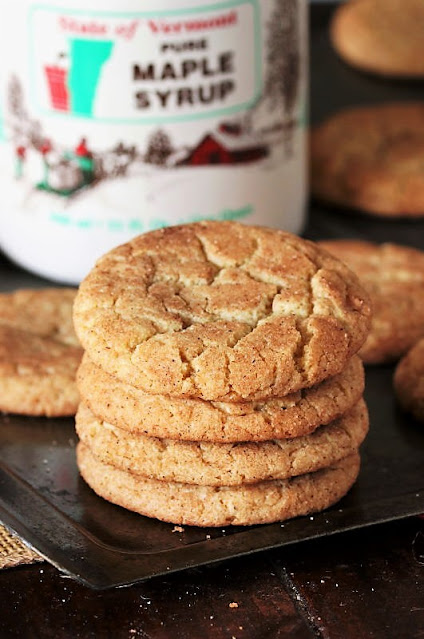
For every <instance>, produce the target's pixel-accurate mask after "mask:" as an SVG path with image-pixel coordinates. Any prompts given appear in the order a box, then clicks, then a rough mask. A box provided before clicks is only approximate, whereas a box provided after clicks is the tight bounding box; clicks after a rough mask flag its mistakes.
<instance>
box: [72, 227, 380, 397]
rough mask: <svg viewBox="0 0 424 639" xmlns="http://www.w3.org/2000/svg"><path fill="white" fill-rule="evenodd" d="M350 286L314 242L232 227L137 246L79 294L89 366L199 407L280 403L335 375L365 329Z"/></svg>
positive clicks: (344, 272)
mask: <svg viewBox="0 0 424 639" xmlns="http://www.w3.org/2000/svg"><path fill="white" fill-rule="evenodd" d="M369 314H370V311H369V305H368V298H367V295H366V293H365V291H364V290H363V288H362V287H361V286H360V284H359V282H358V280H357V278H356V276H355V275H354V274H352V273H351V272H350V270H349V269H347V268H346V267H345V266H344V265H342V264H341V263H340V262H338V261H337V260H335V259H333V258H331V257H329V256H328V255H326V254H322V253H321V251H320V250H319V249H318V248H317V247H316V246H315V245H314V244H312V243H310V242H307V241H306V240H301V239H300V238H297V237H295V236H293V235H290V234H288V233H284V232H282V231H275V230H271V229H266V228H261V227H249V226H246V225H242V224H238V223H235V222H199V223H196V224H187V225H184V226H178V227H168V228H165V229H161V230H160V231H153V232H151V233H147V234H145V235H142V236H139V237H137V238H135V239H134V240H132V241H131V242H128V243H127V244H125V245H123V246H121V247H118V248H117V249H114V250H113V251H111V252H110V253H108V254H107V255H106V256H104V257H103V258H101V259H100V260H99V261H98V262H97V265H96V266H95V268H94V269H93V270H92V271H91V273H90V274H89V275H88V276H87V277H86V279H85V280H84V281H83V283H82V284H81V286H80V289H79V293H78V295H77V298H76V302H75V307H74V320H75V327H76V331H77V334H78V336H79V338H80V340H81V342H82V344H83V346H84V347H85V349H86V350H87V352H88V354H89V356H90V358H91V359H92V360H93V361H94V362H95V363H96V364H97V365H99V366H101V367H102V368H104V370H106V371H107V372H109V373H110V374H112V375H115V376H116V377H118V378H120V379H121V380H123V381H126V382H127V383H130V384H132V385H133V386H136V387H138V388H141V389H142V390H144V391H145V392H149V393H154V394H155V393H157V394H168V395H171V396H176V397H199V398H202V399H206V400H221V401H243V400H256V399H266V398H269V397H276V396H283V395H286V394H288V393H290V392H292V391H295V390H298V389H300V388H303V387H306V386H311V385H313V384H316V383H318V382H320V381H322V380H323V379H325V378H327V377H329V376H331V375H335V374H337V373H339V372H340V371H341V370H342V369H343V367H344V366H345V364H346V362H347V360H348V359H349V358H350V357H351V356H352V355H353V354H354V353H355V352H356V351H357V350H358V349H359V348H360V346H361V345H362V343H363V341H364V340H365V338H366V334H367V331H368V325H369Z"/></svg>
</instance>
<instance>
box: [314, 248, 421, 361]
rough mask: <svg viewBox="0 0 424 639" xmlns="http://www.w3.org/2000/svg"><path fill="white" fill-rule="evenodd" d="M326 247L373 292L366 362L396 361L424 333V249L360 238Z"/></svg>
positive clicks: (364, 354) (365, 347) (370, 293)
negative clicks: (359, 239) (365, 240)
mask: <svg viewBox="0 0 424 639" xmlns="http://www.w3.org/2000/svg"><path fill="white" fill-rule="evenodd" d="M320 246H322V247H323V248H325V249H326V250H328V251H329V252H330V253H332V254H334V255H335V256H336V257H338V258H339V259H341V260H344V261H345V262H346V264H348V265H349V266H350V267H351V268H352V269H353V270H354V271H355V272H356V274H357V275H358V277H359V278H360V279H361V281H362V283H363V284H364V286H365V287H366V288H367V290H368V292H369V295H370V298H371V302H372V307H373V315H372V321H371V330H370V334H369V335H368V339H367V341H366V342H365V344H364V346H363V347H362V349H361V351H360V355H361V357H362V358H363V360H364V361H365V362H367V363H370V364H378V363H383V362H389V361H394V360H396V359H398V358H399V357H400V356H401V355H403V354H404V353H405V352H406V351H407V350H408V349H409V348H410V347H411V346H412V345H413V344H414V343H415V342H416V341H417V340H418V339H419V338H420V337H422V336H424V252H423V251H419V250H418V249H414V248H411V247H408V246H400V245H397V244H381V245H378V244H374V243H372V242H363V241H358V240H332V241H326V242H320Z"/></svg>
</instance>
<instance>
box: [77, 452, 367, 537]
mask: <svg viewBox="0 0 424 639" xmlns="http://www.w3.org/2000/svg"><path fill="white" fill-rule="evenodd" d="M77 462H78V467H79V470H80V473H81V475H82V477H83V478H84V480H85V481H86V482H87V484H88V485H89V486H90V487H91V488H92V489H93V490H94V491H95V492H96V493H97V494H98V495H100V496H101V497H103V498H104V499H107V500H108V501H111V502H112V503H114V504H118V505H119V506H123V507H124V508H127V509H129V510H133V511H135V512H138V513H139V514H141V515H146V516H148V517H155V518H157V519H161V520H163V521H168V522H171V523H174V524H186V525H192V526H227V525H229V524H234V525H238V526H246V525H251V524H264V523H271V522H273V521H283V520H285V519H289V518H292V517H297V516H299V515H307V514H309V513H312V512H317V511H319V510H323V509H324V508H328V507H329V506H331V505H332V504H334V503H336V502H337V501H339V499H341V498H342V497H343V496H344V495H345V494H346V493H347V491H348V490H349V489H350V488H351V486H352V485H353V484H354V482H355V480H356V478H357V476H358V472H359V465H360V458H359V455H358V454H357V453H355V454H353V455H350V456H349V457H346V458H345V459H342V460H341V461H339V462H337V464H334V465H333V466H331V467H330V468H326V469H325V470H319V471H317V472H316V473H310V474H308V475H301V476H300V477H295V478H292V479H277V480H274V481H267V482H260V483H257V484H249V485H246V486H244V485H243V486H222V487H218V486H193V485H191V484H183V483H178V482H164V481H158V480H155V479H143V478H141V477H139V476H137V475H134V474H131V473H127V472H125V471H123V470H118V469H117V468H114V467H113V466H110V465H108V464H104V463H103V462H101V461H99V460H98V459H97V458H96V457H95V456H94V455H93V453H92V452H91V451H90V449H89V448H88V447H87V446H85V445H84V444H82V443H79V444H78V446H77Z"/></svg>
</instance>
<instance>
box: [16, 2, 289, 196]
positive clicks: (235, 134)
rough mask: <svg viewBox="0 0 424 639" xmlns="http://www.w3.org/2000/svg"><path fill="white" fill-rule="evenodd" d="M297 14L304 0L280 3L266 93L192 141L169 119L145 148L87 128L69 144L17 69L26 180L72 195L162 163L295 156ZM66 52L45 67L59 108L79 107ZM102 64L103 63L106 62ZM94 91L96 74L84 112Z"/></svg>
mask: <svg viewBox="0 0 424 639" xmlns="http://www.w3.org/2000/svg"><path fill="white" fill-rule="evenodd" d="M297 18H298V7H297V1H296V0H284V1H279V2H276V3H275V8H274V10H273V14H272V17H271V20H270V21H269V23H268V25H267V30H268V33H267V41H266V67H265V68H266V72H265V77H264V80H263V93H262V95H261V97H260V98H259V99H258V100H257V102H256V103H255V104H254V105H253V106H252V107H251V108H249V109H248V110H247V111H245V112H243V113H241V114H238V115H236V116H233V117H228V118H222V119H221V120H220V121H218V123H217V124H216V125H215V127H214V128H213V129H210V130H204V131H203V132H202V134H201V135H200V136H199V138H198V140H197V141H196V142H195V143H194V144H192V145H181V144H176V143H174V141H173V136H172V127H168V128H167V127H166V125H165V126H159V127H157V128H156V129H155V130H153V131H152V132H151V133H150V135H149V137H148V139H147V143H146V145H145V147H144V148H139V147H138V146H137V145H136V144H133V143H132V141H129V140H121V141H119V142H117V143H116V144H114V145H113V146H112V147H111V148H107V149H104V148H103V149H101V150H99V149H98V148H95V146H94V145H93V146H92V145H91V143H90V138H89V136H88V135H84V134H82V135H80V136H77V137H76V138H75V140H74V144H73V145H72V146H70V147H67V148H64V147H63V146H62V145H61V144H60V143H58V142H57V141H56V140H55V139H53V137H52V136H51V135H49V132H48V131H47V130H44V129H43V126H42V124H41V123H40V122H39V121H37V120H36V119H33V118H32V117H31V115H30V113H29V111H28V109H27V106H26V102H27V100H26V96H25V95H24V91H23V88H22V86H21V83H20V81H19V79H18V78H17V77H16V76H12V77H11V78H10V80H9V86H8V95H7V111H8V112H7V115H6V117H5V129H6V130H8V131H7V132H8V135H7V137H8V138H9V140H10V141H11V142H12V144H13V153H14V159H13V166H14V168H13V170H14V176H15V178H16V179H17V180H20V181H23V182H27V181H28V180H32V184H31V186H32V188H33V189H36V190H37V191H42V192H45V193H48V194H51V195H55V196H59V197H60V198H64V199H65V200H69V199H72V198H74V197H75V196H77V195H78V196H79V195H81V194H82V193H84V192H86V191H87V190H89V189H93V188H94V187H97V188H98V187H99V186H100V185H101V184H102V183H104V182H105V181H110V180H117V179H120V178H126V177H129V176H133V177H134V176H137V175H143V174H146V173H147V174H150V173H151V172H152V170H155V169H156V170H157V169H161V170H164V169H179V170H182V169H184V167H201V166H210V165H233V166H234V165H246V164H249V163H253V162H259V161H264V160H268V162H269V161H270V160H271V159H272V158H273V157H274V156H275V157H276V156H278V152H279V154H281V153H283V154H284V155H285V156H286V157H287V158H289V157H290V156H291V154H292V153H293V148H292V133H293V130H294V129H295V127H296V125H297V122H296V119H295V116H294V111H295V107H296V101H297V98H298V91H299V68H300V51H299V29H298V24H297ZM97 44H98V43H97ZM102 44H104V43H102ZM103 48H104V47H103ZM101 53H102V56H103V57H102V60H104V59H106V56H107V52H106V51H104V52H103V51H102V52H101ZM66 57H67V56H66V54H64V53H60V54H59V56H58V59H57V62H56V63H54V64H50V65H46V66H45V68H44V74H45V82H46V83H47V87H48V93H49V96H50V104H51V108H52V109H53V110H55V111H58V112H62V113H66V112H70V113H71V112H72V109H73V105H74V103H75V100H74V99H73V95H72V91H73V83H74V84H75V82H73V83H72V82H71V81H70V80H69V75H70V74H69V62H68V61H67V59H66ZM97 61H98V59H97ZM97 67H98V69H100V66H99V64H97ZM94 98H95V82H94V79H93V86H92V87H88V89H87V88H86V90H85V91H84V95H83V96H82V97H79V104H78V105H77V108H79V110H80V112H81V109H83V113H89V111H90V109H91V108H92V104H93V101H94ZM82 102H84V104H82ZM84 109H85V111H84ZM83 127H84V125H83V122H82V123H81V128H82V129H83ZM278 147H279V148H278ZM277 159H278V161H279V158H277ZM37 165H38V172H37ZM29 166H31V169H29V168H28V167H29ZM37 173H38V174H37ZM34 178H35V180H34Z"/></svg>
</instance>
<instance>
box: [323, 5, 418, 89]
mask: <svg viewBox="0 0 424 639" xmlns="http://www.w3.org/2000/svg"><path fill="white" fill-rule="evenodd" d="M423 32H424V5H423V3H422V2H421V0H351V1H350V2H345V3H344V4H342V5H341V6H340V7H338V9H337V10H336V11H335V13H334V16H333V19H332V22H331V28H330V34H331V40H332V43H333V46H334V48H335V49H336V51H337V52H338V53H339V54H340V56H341V57H342V58H343V59H344V60H345V61H346V62H347V63H349V64H351V65H353V66H355V67H358V68H359V69H362V70H364V71H368V72H372V73H376V74H379V75H387V76H398V77H400V76H406V77H422V76H424V41H423Z"/></svg>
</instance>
